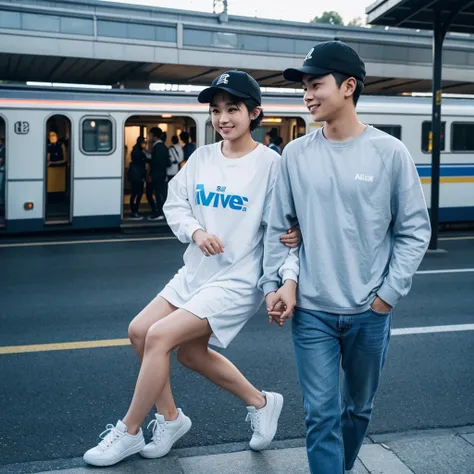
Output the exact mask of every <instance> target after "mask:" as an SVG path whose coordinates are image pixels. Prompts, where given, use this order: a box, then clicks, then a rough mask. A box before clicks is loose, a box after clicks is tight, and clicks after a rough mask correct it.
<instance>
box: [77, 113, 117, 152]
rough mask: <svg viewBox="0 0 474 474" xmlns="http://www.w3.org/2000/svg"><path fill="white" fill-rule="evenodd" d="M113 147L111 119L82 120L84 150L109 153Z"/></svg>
mask: <svg viewBox="0 0 474 474" xmlns="http://www.w3.org/2000/svg"><path fill="white" fill-rule="evenodd" d="M112 149H113V123H112V121H111V120H109V119H103V118H97V119H96V118H90V119H85V120H83V121H82V150H83V151H84V152H85V153H94V154H101V153H104V154H108V153H110V152H111V151H112Z"/></svg>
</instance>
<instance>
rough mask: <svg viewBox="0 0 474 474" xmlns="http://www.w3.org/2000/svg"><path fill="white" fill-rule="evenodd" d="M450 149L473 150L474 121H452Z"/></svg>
mask: <svg viewBox="0 0 474 474" xmlns="http://www.w3.org/2000/svg"><path fill="white" fill-rule="evenodd" d="M451 136H452V139H451V151H474V122H470V123H468V122H465V123H460V122H453V124H452V125H451Z"/></svg>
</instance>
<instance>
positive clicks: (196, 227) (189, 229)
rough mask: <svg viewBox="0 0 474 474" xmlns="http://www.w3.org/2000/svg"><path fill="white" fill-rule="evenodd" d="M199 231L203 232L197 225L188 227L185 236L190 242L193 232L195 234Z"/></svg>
mask: <svg viewBox="0 0 474 474" xmlns="http://www.w3.org/2000/svg"><path fill="white" fill-rule="evenodd" d="M199 229H201V230H204V229H203V228H202V226H200V225H199V224H198V223H196V224H189V225H188V228H187V229H186V235H187V236H188V239H189V241H190V242H192V241H193V234H194V232H196V231H197V230H199Z"/></svg>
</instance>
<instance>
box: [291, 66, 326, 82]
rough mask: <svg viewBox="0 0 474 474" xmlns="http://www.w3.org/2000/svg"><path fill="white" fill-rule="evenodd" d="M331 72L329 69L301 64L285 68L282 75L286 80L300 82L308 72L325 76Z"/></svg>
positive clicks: (312, 74)
mask: <svg viewBox="0 0 474 474" xmlns="http://www.w3.org/2000/svg"><path fill="white" fill-rule="evenodd" d="M331 72H332V71H331V70H329V69H322V68H319V67H315V66H303V67H300V68H297V69H292V68H290V69H285V71H283V77H284V78H285V79H286V80H287V81H291V82H302V81H303V76H304V75H305V74H310V75H311V76H327V75H328V74H331Z"/></svg>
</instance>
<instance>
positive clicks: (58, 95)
mask: <svg viewBox="0 0 474 474" xmlns="http://www.w3.org/2000/svg"><path fill="white" fill-rule="evenodd" d="M263 110H264V113H265V118H264V120H263V121H262V124H261V127H260V128H259V129H257V130H256V131H255V132H254V138H255V139H256V140H257V141H263V137H264V135H265V133H266V132H268V131H270V130H273V131H274V132H276V133H277V134H278V135H279V136H280V137H281V138H282V140H283V145H285V144H287V143H288V142H290V141H291V140H294V139H295V138H297V137H300V136H302V135H304V134H307V133H310V132H312V131H313V130H315V129H316V128H318V127H321V126H322V125H323V124H322V123H315V122H314V121H312V119H311V116H310V115H309V113H308V111H307V109H306V107H305V106H304V103H303V95H302V93H300V94H298V93H294V94H293V93H292V94H290V93H273V94H270V93H264V94H263ZM357 111H358V114H359V117H360V120H361V121H363V122H365V123H368V124H370V125H373V126H374V127H377V128H379V129H380V130H382V131H384V132H386V133H389V134H391V135H393V136H395V137H396V138H398V139H400V140H401V141H402V142H403V143H404V144H405V145H406V146H407V148H408V150H409V151H410V153H411V155H412V157H413V159H414V162H415V164H416V166H417V170H418V173H419V176H420V179H421V182H422V186H423V191H424V193H425V198H426V202H427V205H428V206H429V204H430V193H431V146H432V132H431V99H430V98H429V97H412V96H392V97H391V96H387V97H385V96H368V95H363V96H362V97H361V98H360V101H359V103H358V106H357ZM154 126H159V127H160V128H161V129H162V130H163V131H166V132H167V140H168V142H169V143H167V145H170V144H171V137H172V136H173V135H177V136H180V134H181V132H183V131H186V132H188V134H189V135H190V137H191V140H192V141H194V142H195V143H196V146H202V145H205V144H209V143H213V142H215V141H216V140H219V139H220V137H219V136H218V135H217V134H216V133H215V131H214V129H213V128H212V125H211V123H210V118H209V110H208V106H207V105H205V104H200V103H198V101H197V94H196V93H186V92H153V91H149V90H143V91H139V90H138V91H127V90H120V89H110V90H78V89H74V88H51V87H40V86H34V87H32V86H20V85H18V86H16V85H6V84H4V85H1V86H0V233H3V234H18V233H20V234H22V233H26V234H28V233H36V232H42V231H47V230H52V231H55V230H68V229H70V230H76V229H107V228H110V229H112V228H114V229H120V228H127V227H130V226H140V225H149V224H151V223H150V222H148V221H147V220H144V221H142V222H132V221H131V219H130V210H129V205H128V196H129V193H130V183H128V180H127V169H128V166H129V163H130V152H131V149H132V147H133V145H134V144H135V142H136V138H137V137H138V136H140V135H142V136H146V135H147V133H148V130H150V128H151V127H154ZM51 147H56V148H58V147H59V148H61V154H62V155H63V156H64V162H65V163H64V166H58V167H52V166H48V153H49V152H50V150H51ZM441 150H442V151H441V174H440V211H439V218H440V223H442V224H449V223H465V222H473V221H474V100H470V99H445V100H443V105H442V136H441ZM142 205H143V206H145V207H146V205H147V204H146V203H143V204H142Z"/></svg>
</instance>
